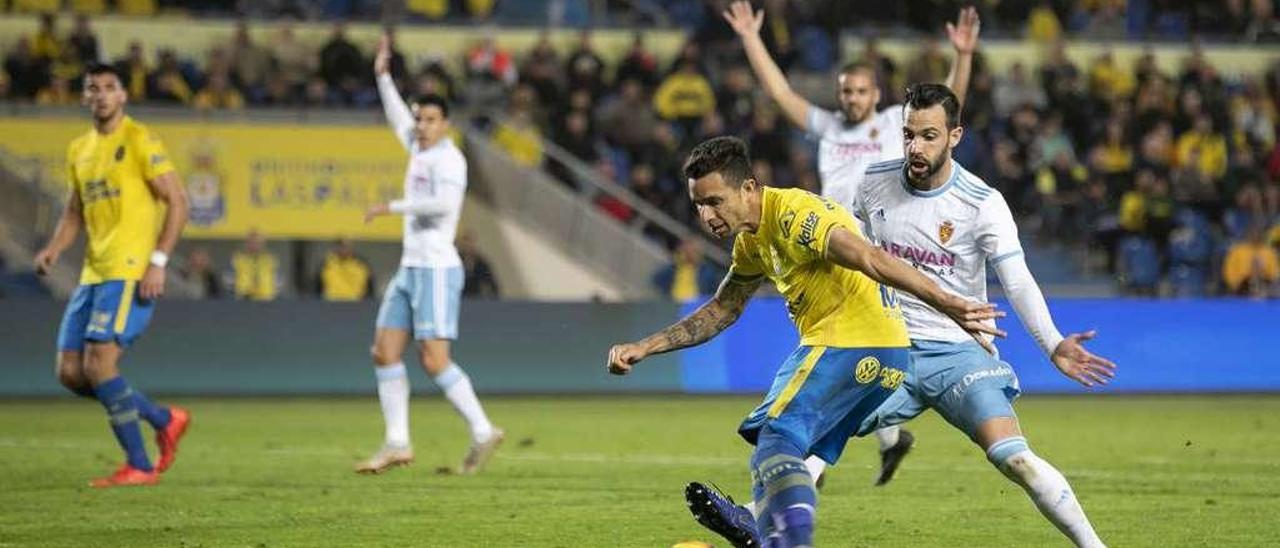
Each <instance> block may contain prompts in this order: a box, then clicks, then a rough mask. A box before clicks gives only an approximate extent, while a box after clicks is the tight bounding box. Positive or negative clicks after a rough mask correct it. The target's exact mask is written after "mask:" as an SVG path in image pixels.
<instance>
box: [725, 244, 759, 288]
mask: <svg viewBox="0 0 1280 548" xmlns="http://www.w3.org/2000/svg"><path fill="white" fill-rule="evenodd" d="M761 276H764V267H762V266H761V265H760V260H759V258H758V257H757V256H756V255H755V254H753V253H752V252H751V245H750V244H748V243H747V240H746V238H745V237H743V236H738V237H737V239H735V240H734V241H733V262H732V264H730V265H729V279H731V280H734V281H739V282H746V281H752V280H756V279H759V278H760V277H761Z"/></svg>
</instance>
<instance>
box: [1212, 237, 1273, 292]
mask: <svg viewBox="0 0 1280 548" xmlns="http://www.w3.org/2000/svg"><path fill="white" fill-rule="evenodd" d="M1278 280H1280V258H1278V257H1277V255H1276V250H1275V248H1273V247H1272V246H1271V245H1269V244H1268V243H1267V242H1266V240H1265V232H1264V229H1263V225H1261V224H1255V225H1253V226H1252V227H1250V228H1249V231H1248V232H1247V233H1246V235H1245V238H1244V239H1243V240H1241V241H1238V242H1236V243H1235V244H1233V245H1232V246H1231V248H1230V249H1228V250H1227V257H1226V259H1225V260H1223V262H1222V282H1223V283H1224V284H1225V285H1226V289H1227V292H1228V293H1230V294H1232V295H1240V296H1247V297H1255V298H1262V297H1267V296H1268V295H1271V294H1273V293H1274V291H1275V287H1274V286H1275V284H1276V282H1277V281H1278Z"/></svg>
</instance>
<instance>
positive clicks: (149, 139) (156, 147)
mask: <svg viewBox="0 0 1280 548" xmlns="http://www.w3.org/2000/svg"><path fill="white" fill-rule="evenodd" d="M136 140H137V141H138V142H137V143H135V144H134V146H135V147H136V148H137V150H139V151H141V152H142V154H141V156H142V176H143V178H145V179H146V180H148V181H154V180H156V179H157V178H159V177H160V176H161V175H164V174H166V173H169V172H172V171H173V170H174V168H173V161H172V160H170V159H169V152H168V151H167V150H165V148H164V143H162V142H160V138H159V137H157V136H156V134H154V133H152V132H151V131H150V130H147V131H142V132H139V133H138V135H137V137H136Z"/></svg>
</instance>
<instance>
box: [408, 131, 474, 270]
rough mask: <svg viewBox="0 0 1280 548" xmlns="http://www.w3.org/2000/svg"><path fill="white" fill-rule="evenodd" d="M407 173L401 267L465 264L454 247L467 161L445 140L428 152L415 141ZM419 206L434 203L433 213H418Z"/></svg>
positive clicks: (464, 185) (448, 140) (455, 147)
mask: <svg viewBox="0 0 1280 548" xmlns="http://www.w3.org/2000/svg"><path fill="white" fill-rule="evenodd" d="M412 147H413V148H412V152H411V154H410V155H409V167H408V169H407V170H405V174H404V202H405V203H406V204H407V206H408V209H409V210H410V211H406V212H405V214H404V253H403V254H402V255H401V257H400V265H401V266H417V267H433V268H436V267H449V266H458V265H461V264H462V259H460V258H459V257H458V250H457V248H455V247H454V246H453V240H454V236H455V235H456V234H457V232H458V219H459V218H461V216H462V201H463V198H464V197H465V196H466V192H467V159H466V157H464V156H463V155H462V151H460V150H458V147H457V146H454V144H453V139H450V138H449V137H445V138H443V139H441V140H440V142H439V143H436V144H435V146H432V147H431V148H429V149H426V150H421V149H419V148H418V144H417V143H416V142H415V143H414V144H413V145H412ZM416 204H431V208H432V209H433V210H434V212H432V213H427V214H422V213H415V212H413V211H412V210H413V209H414V208H415V205H416Z"/></svg>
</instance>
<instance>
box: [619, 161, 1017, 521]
mask: <svg viewBox="0 0 1280 548" xmlns="http://www.w3.org/2000/svg"><path fill="white" fill-rule="evenodd" d="M750 166H751V161H750V159H749V158H748V155H747V147H746V145H745V144H744V143H743V142H742V141H741V140H739V139H736V138H732V137H718V138H715V139H711V140H709V141H706V142H704V143H702V144H699V145H698V146H697V147H696V148H694V150H693V152H692V153H691V154H690V157H689V159H688V161H687V162H686V163H685V165H684V174H685V177H686V178H688V181H689V195H690V197H691V199H692V202H693V204H694V205H695V207H696V208H697V210H698V214H699V216H700V218H701V219H702V222H704V223H705V224H706V225H707V227H708V228H709V229H710V230H711V231H712V232H714V233H715V235H716V236H717V237H720V238H725V237H729V236H733V237H734V238H735V240H734V246H733V264H732V266H731V267H730V270H729V274H728V276H726V277H725V279H724V281H723V282H722V283H721V284H720V288H719V289H718V290H717V291H716V294H715V296H714V297H712V298H711V300H709V301H708V302H707V303H705V304H703V305H702V306H701V307H700V308H698V310H696V311H694V312H693V313H692V314H690V315H689V316H687V317H685V318H684V319H682V320H680V321H679V322H677V323H676V324H674V325H672V326H670V327H667V328H666V329H663V330H662V331H660V332H658V333H656V334H654V335H651V336H649V337H647V338H645V339H643V340H641V341H638V342H634V343H627V344H619V345H616V346H614V347H612V348H610V349H609V358H608V359H609V361H608V368H609V371H610V372H612V373H614V374H619V375H622V374H626V373H627V372H629V371H630V370H631V368H632V367H633V366H634V365H635V364H636V363H637V362H639V361H640V360H643V359H644V358H645V357H647V356H649V355H652V354H658V353H662V352H670V351H672V350H677V349H680V348H685V347H688V346H693V345H696V344H700V343H702V342H705V341H707V340H708V339H710V338H712V337H714V336H715V335H716V334H718V333H720V332H721V331H723V330H724V329H725V328H727V327H729V325H731V324H733V322H734V321H736V320H737V319H738V317H739V316H740V315H741V314H742V311H743V308H744V307H745V306H746V303H747V299H748V298H749V297H750V296H751V294H752V293H754V292H755V290H756V289H757V288H758V287H759V286H760V284H761V283H762V282H763V281H764V280H765V279H769V280H771V281H772V282H773V283H774V285H775V286H777V288H778V291H779V292H781V293H782V295H783V297H785V298H786V300H787V308H788V311H789V312H790V315H791V318H792V320H793V321H794V322H795V325H796V328H797V330H798V331H799V332H800V346H799V348H797V349H796V350H795V352H793V353H792V354H791V356H790V357H789V358H788V359H787V361H786V362H785V363H783V364H782V366H781V367H780V368H779V369H778V373H777V375H776V376H775V378H774V382H773V386H772V388H770V390H769V394H768V395H767V396H766V397H765V400H764V402H763V403H762V404H761V405H760V406H759V407H757V408H756V409H755V410H754V411H752V412H751V414H750V415H748V416H747V418H746V419H745V420H744V421H743V422H742V425H741V426H740V427H739V429H738V433H739V434H741V435H742V437H743V438H745V439H746V440H747V441H748V442H750V443H752V444H753V445H755V447H756V449H755V452H754V453H753V454H752V456H751V470H752V480H753V481H752V488H753V495H754V497H755V501H756V505H757V507H758V508H760V509H761V513H760V517H759V521H758V526H759V528H760V530H761V531H762V532H763V534H764V536H765V537H766V538H768V539H771V540H770V541H771V542H774V543H775V544H776V545H778V546H793V547H798V546H809V545H811V544H812V543H813V530H814V517H815V508H816V505H817V492H816V490H815V488H814V484H813V480H812V479H811V478H810V477H809V473H808V471H807V470H806V469H805V466H804V459H805V457H808V456H809V455H811V454H816V455H819V456H821V457H822V458H823V459H825V460H827V461H829V462H835V461H836V460H837V459H839V457H840V454H841V452H842V451H844V447H845V444H846V443H847V442H848V440H849V437H850V436H851V435H864V434H866V433H868V432H869V430H862V429H860V426H861V425H863V424H864V423H866V422H867V421H866V419H867V417H868V416H869V415H870V414H871V413H872V411H874V410H875V409H876V408H877V407H879V406H880V405H881V404H882V403H883V402H884V401H886V400H887V399H888V398H889V396H890V394H892V393H893V392H894V390H895V389H896V388H898V386H899V385H900V384H901V382H902V380H903V379H904V378H906V376H907V375H908V374H909V373H910V369H911V362H910V359H909V357H908V353H907V348H908V344H909V341H908V339H907V334H906V327H905V325H904V324H903V321H902V314H901V309H900V308H899V306H898V298H897V295H896V292H895V291H894V290H893V289H890V288H889V287H886V286H884V285H881V284H889V285H892V286H895V287H898V288H901V289H903V290H906V291H910V292H911V293H913V294H916V295H919V296H920V298H921V299H923V300H924V301H925V302H928V303H930V304H931V305H933V306H935V307H937V308H938V309H939V310H943V311H945V313H946V314H947V316H948V317H950V318H952V319H953V320H954V321H956V322H960V323H961V324H962V325H964V326H965V329H968V330H971V331H972V332H975V333H977V332H982V333H990V334H1001V333H1000V331H999V330H997V329H996V328H995V327H993V326H990V325H986V322H985V320H989V319H992V318H995V317H997V316H999V315H1000V313H998V312H996V311H995V308H994V306H993V305H989V304H977V303H971V302H969V301H966V300H964V299H962V298H960V297H957V296H955V295H952V294H950V293H947V292H945V291H942V290H941V288H939V287H938V286H937V284H935V283H933V282H932V281H930V280H929V279H928V278H926V277H924V276H923V275H921V274H920V273H919V272H917V271H916V270H914V269H912V268H911V267H909V266H907V265H906V264H903V263H902V262H901V261H898V260H896V259H894V258H893V257H890V256H889V255H888V254H887V253H885V252H883V251H881V250H879V249H877V248H876V247H874V246H872V245H871V244H869V243H868V242H867V241H866V240H864V239H862V236H861V234H860V231H859V229H858V227H857V224H856V223H855V221H854V219H853V217H852V216H850V215H849V213H848V212H847V211H846V210H845V209H844V208H842V207H839V206H837V205H836V204H835V203H833V202H831V201H829V200H826V199H824V198H820V197H818V196H816V195H814V194H810V193H808V192H805V191H803V190H797V189H773V188H767V187H764V186H762V185H761V184H760V183H758V182H757V181H756V180H755V178H754V177H753V176H752V174H751V167H750Z"/></svg>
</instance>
